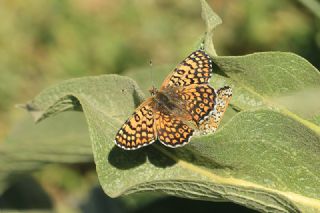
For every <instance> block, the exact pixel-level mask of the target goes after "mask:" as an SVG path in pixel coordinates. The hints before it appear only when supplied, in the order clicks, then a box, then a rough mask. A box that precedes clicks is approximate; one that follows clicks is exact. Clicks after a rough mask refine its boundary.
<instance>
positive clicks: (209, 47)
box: [200, 0, 222, 56]
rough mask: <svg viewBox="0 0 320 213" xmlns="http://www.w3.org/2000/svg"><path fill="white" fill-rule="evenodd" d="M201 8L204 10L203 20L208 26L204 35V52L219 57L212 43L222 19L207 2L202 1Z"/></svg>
mask: <svg viewBox="0 0 320 213" xmlns="http://www.w3.org/2000/svg"><path fill="white" fill-rule="evenodd" d="M200 2H201V8H202V13H201V16H202V19H203V21H204V22H205V24H206V33H205V35H204V50H205V51H206V52H207V53H209V54H211V55H214V56H215V55H217V53H216V50H215V49H214V45H213V42H212V36H213V31H214V29H215V28H216V26H218V25H219V24H221V23H222V20H221V18H220V17H219V16H218V15H217V14H216V13H215V12H213V11H212V9H211V8H210V6H209V5H208V3H207V2H206V1H205V0H201V1H200Z"/></svg>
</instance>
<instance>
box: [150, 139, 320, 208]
mask: <svg viewBox="0 0 320 213" xmlns="http://www.w3.org/2000/svg"><path fill="white" fill-rule="evenodd" d="M154 147H155V148H156V149H158V150H159V151H160V152H162V153H163V154H165V155H166V156H167V157H169V158H171V159H172V160H174V161H175V162H176V164H178V165H179V166H181V167H182V168H185V169H187V170H191V171H193V172H196V173H198V174H201V175H203V176H205V177H207V178H209V179H210V180H211V181H212V182H213V183H219V184H227V185H234V186H238V187H239V186H241V187H244V188H256V189H260V190H264V191H267V192H270V193H275V194H279V195H282V196H284V197H286V198H288V199H289V200H291V201H294V202H297V203H300V204H303V205H306V206H309V207H312V208H316V209H319V210H320V200H318V199H315V198H311V197H306V196H302V195H299V194H297V193H294V192H290V191H280V190H276V189H271V188H266V187H264V186H261V185H258V184H256V183H253V182H249V181H247V180H242V179H237V178H233V177H228V178H226V177H222V176H219V175H216V174H213V173H212V172H211V171H209V170H207V169H204V168H202V167H197V166H195V165H193V164H190V163H188V162H186V161H184V160H181V159H179V158H177V157H176V156H174V155H173V154H172V153H170V152H168V151H166V150H165V149H163V148H161V146H158V145H156V144H155V145H154Z"/></svg>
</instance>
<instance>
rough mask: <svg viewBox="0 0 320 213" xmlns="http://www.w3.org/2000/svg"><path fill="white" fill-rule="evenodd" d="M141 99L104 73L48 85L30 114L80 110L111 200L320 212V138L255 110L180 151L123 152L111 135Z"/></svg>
mask: <svg viewBox="0 0 320 213" xmlns="http://www.w3.org/2000/svg"><path fill="white" fill-rule="evenodd" d="M140 97H141V92H140V90H139V89H138V88H137V86H136V84H135V83H134V82H133V81H132V80H130V79H129V78H127V77H120V76H116V75H105V76H99V77H88V78H81V79H76V80H71V81H66V82H63V83H61V84H59V85H57V86H55V87H51V88H49V89H47V90H45V91H44V92H42V93H41V94H40V95H39V96H38V97H36V98H35V99H34V100H33V101H32V102H30V103H29V104H28V109H31V110H32V111H33V112H34V113H35V112H37V115H38V117H37V119H38V120H39V119H42V116H48V112H50V114H51V115H54V114H56V113H59V112H60V111H61V109H70V108H71V105H69V104H70V103H77V105H78V104H81V106H82V109H83V112H84V114H85V116H86V119H87V122H88V127H89V132H90V137H91V141H92V147H93V153H94V159H95V163H96V166H97V172H98V176H99V180H100V183H101V185H102V187H103V189H104V191H105V192H106V193H107V194H108V195H109V196H112V197H116V196H119V195H122V194H130V193H134V192H141V191H162V192H166V193H168V194H172V195H176V196H182V197H188V198H193V199H205V200H212V201H217V200H229V201H233V202H237V203H240V204H243V205H246V206H248V207H250V208H255V209H259V210H262V211H269V210H270V211H271V210H273V211H279V212H299V211H300V210H307V209H314V210H315V211H316V209H320V202H319V194H320V189H319V184H318V183H319V176H320V173H319V171H320V163H319V162H320V159H319V155H318V153H319V152H320V146H319V142H320V141H319V140H320V139H319V135H317V134H316V133H314V132H313V131H312V130H310V129H309V128H308V127H306V126H304V125H303V124H301V123H300V122H298V121H296V120H294V119H292V118H290V117H287V116H285V115H283V114H281V113H278V112H274V111H271V110H270V109H256V110H253V111H247V112H241V113H238V114H237V115H236V116H234V117H233V118H232V119H231V120H230V121H229V122H228V123H227V124H225V125H224V127H222V128H220V130H219V131H218V132H217V133H216V134H215V135H209V136H203V137H196V138H194V139H193V140H192V141H191V143H190V144H189V145H187V146H185V147H183V148H180V149H170V148H166V147H163V146H161V145H159V144H155V145H154V146H149V147H145V148H143V149H140V150H137V151H124V150H121V149H120V148H117V147H116V146H115V145H114V143H113V139H114V135H115V133H116V131H117V129H118V128H119V127H120V126H121V124H122V123H123V122H124V120H126V118H127V117H128V116H129V115H130V114H131V113H132V110H133V109H134V108H135V107H136V105H137V104H138V103H139V101H140V100H141V99H140ZM68 99H70V101H67V100H68ZM75 100H78V101H75ZM66 103H67V105H65V104H66Z"/></svg>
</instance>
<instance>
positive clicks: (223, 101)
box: [199, 86, 232, 134]
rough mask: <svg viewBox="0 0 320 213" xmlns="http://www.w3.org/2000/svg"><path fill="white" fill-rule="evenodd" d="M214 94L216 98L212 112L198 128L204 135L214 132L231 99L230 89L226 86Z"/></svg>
mask: <svg viewBox="0 0 320 213" xmlns="http://www.w3.org/2000/svg"><path fill="white" fill-rule="evenodd" d="M216 93H217V98H216V104H215V106H214V109H213V112H212V113H211V115H210V116H208V117H207V118H206V119H204V121H203V122H202V123H201V125H200V126H199V129H200V130H201V131H202V132H203V133H204V134H206V133H210V132H211V133H212V132H215V131H216V129H217V128H218V126H219V124H220V121H221V120H222V117H223V115H224V113H225V112H226V110H227V107H228V105H229V102H230V100H231V97H232V89H231V88H230V87H228V86H225V87H222V88H220V89H218V91H217V92H216Z"/></svg>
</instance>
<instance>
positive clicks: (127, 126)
mask: <svg viewBox="0 0 320 213" xmlns="http://www.w3.org/2000/svg"><path fill="white" fill-rule="evenodd" d="M152 103H153V102H152V99H148V100H146V101H144V102H143V103H142V104H141V105H140V106H139V107H138V108H137V109H136V110H135V112H134V113H133V115H132V116H131V117H130V118H129V119H128V120H127V121H126V122H125V123H124V124H123V126H122V127H121V128H120V130H119V131H118V133H117V135H116V138H115V143H116V144H117V145H118V146H120V147H121V148H123V149H137V148H139V147H142V146H146V145H149V144H151V143H153V142H154V141H155V139H156V135H155V131H154V119H153V107H152Z"/></svg>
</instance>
